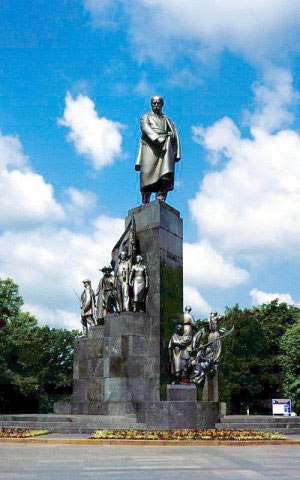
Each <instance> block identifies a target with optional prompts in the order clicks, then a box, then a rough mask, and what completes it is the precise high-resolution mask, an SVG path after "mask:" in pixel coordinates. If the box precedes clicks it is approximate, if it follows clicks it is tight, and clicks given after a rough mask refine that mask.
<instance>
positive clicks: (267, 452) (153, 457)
mask: <svg viewBox="0 0 300 480" xmlns="http://www.w3.org/2000/svg"><path fill="white" fill-rule="evenodd" d="M52 437H57V435H52V436H51V437H50V438H52ZM299 451H300V446H299V445H285V446H282V445H274V446H263V447H262V446H259V445H258V446H255V445H251V446H247V447H230V446H215V447H212V446H200V447H199V446H194V447H178V446H176V447H175V446H174V447H169V446H160V447H154V446H148V447H141V446H135V445H131V446H128V445H114V446H113V445H106V446H104V447H99V445H86V446H83V445H60V446H58V445H49V444H47V445H41V444H35V443H34V444H27V445H24V444H18V445H16V444H11V443H9V444H8V443H7V444H2V445H1V457H0V470H1V475H2V478H3V479H7V480H10V479H14V480H21V479H22V480H33V479H39V480H58V479H63V480H87V479H93V480H98V479H101V480H106V479H109V480H149V479H151V480H170V479H172V480H184V479H189V480H199V479H201V480H220V479H222V480H242V479H251V480H266V479H270V480H275V479H276V480H295V479H297V478H299V469H300V457H299Z"/></svg>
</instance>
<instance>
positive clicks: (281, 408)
mask: <svg viewBox="0 0 300 480" xmlns="http://www.w3.org/2000/svg"><path fill="white" fill-rule="evenodd" d="M272 413H273V415H284V416H285V417H288V416H290V415H291V413H292V406H291V400H290V399H289V398H273V399H272Z"/></svg>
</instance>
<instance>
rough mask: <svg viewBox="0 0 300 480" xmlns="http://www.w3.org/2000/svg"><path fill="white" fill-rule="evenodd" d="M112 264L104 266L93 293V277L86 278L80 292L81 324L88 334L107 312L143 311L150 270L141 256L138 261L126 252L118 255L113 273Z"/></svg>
mask: <svg viewBox="0 0 300 480" xmlns="http://www.w3.org/2000/svg"><path fill="white" fill-rule="evenodd" d="M113 270H114V269H113V268H112V267H103V268H102V269H100V271H101V272H102V273H103V277H102V278H101V279H100V282H99V285H98V288H97V290H96V291H95V292H94V290H93V289H92V286H91V281H90V280H84V281H83V285H84V290H83V292H82V295H81V323H82V327H83V333H84V334H87V331H88V327H89V326H91V325H101V324H102V323H103V320H104V318H105V316H106V315H107V313H120V312H129V311H133V312H144V311H145V308H146V296H147V291H148V273H147V268H146V265H145V264H144V263H143V258H142V256H141V255H137V256H136V258H135V263H134V264H133V265H131V260H130V258H129V257H128V255H127V253H126V252H125V251H122V252H121V253H120V254H119V262H118V264H117V267H116V269H115V272H114V273H113Z"/></svg>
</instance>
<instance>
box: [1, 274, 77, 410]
mask: <svg viewBox="0 0 300 480" xmlns="http://www.w3.org/2000/svg"><path fill="white" fill-rule="evenodd" d="M22 304H23V300H22V298H21V296H20V295H19V291H18V286H17V285H16V284H15V283H14V282H13V281H12V280H10V279H7V280H0V312H1V313H0V322H1V325H2V327H1V328H0V411H1V410H2V411H3V410H5V411H6V412H7V411H8V410H10V409H15V408H16V409H17V410H18V411H19V412H20V411H21V410H22V405H23V404H25V405H26V408H27V409H28V400H29V399H30V402H31V404H32V405H35V407H33V408H39V409H40V411H43V410H44V411H47V410H48V408H49V406H48V403H49V401H50V403H51V400H52V401H53V400H55V399H56V398H59V395H60V394H61V393H63V392H65V393H66V392H69V391H70V389H71V385H72V366H73V350H74V344H75V339H76V337H77V335H78V332H76V331H72V332H70V331H68V330H63V329H55V328H52V329H50V328H49V327H48V326H39V325H38V322H37V320H36V319H35V318H34V317H33V316H32V315H30V314H29V313H28V312H21V306H22ZM16 399H18V402H17V401H16ZM1 400H2V402H1ZM16 403H19V405H15V404H16Z"/></svg>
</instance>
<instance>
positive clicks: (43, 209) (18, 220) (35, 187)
mask: <svg viewBox="0 0 300 480" xmlns="http://www.w3.org/2000/svg"><path fill="white" fill-rule="evenodd" d="M0 211H1V215H0V228H10V229H12V228H13V229H14V228H16V229H20V228H30V227H33V226H38V225H40V224H44V223H53V222H61V221H63V220H64V218H65V213H64V210H63V208H62V207H61V205H60V204H59V203H58V202H57V201H56V200H55V197H54V191H53V188H52V185H50V184H49V183H47V182H46V181H45V180H44V178H43V177H42V176H41V175H38V174H37V173H35V172H33V171H32V170H31V168H30V165H29V161H28V157H27V156H26V155H25V154H24V152H23V147H22V144H21V142H20V140H19V139H18V137H16V136H14V135H2V134H0Z"/></svg>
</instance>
